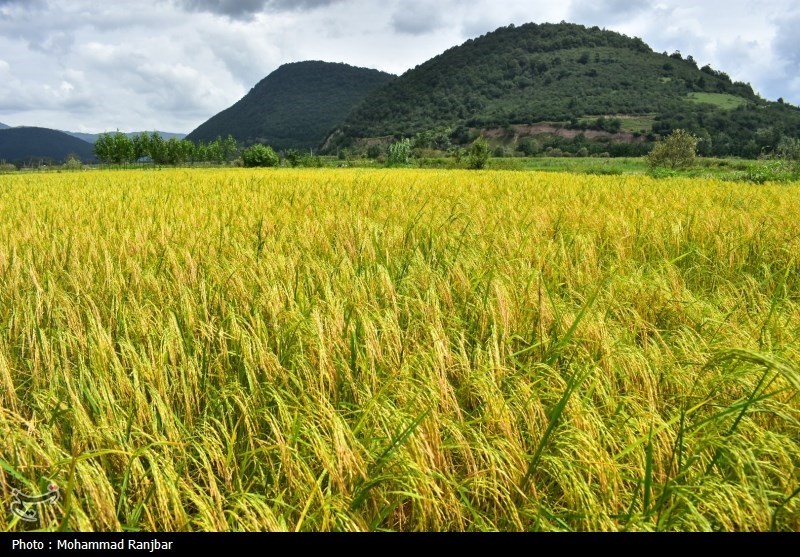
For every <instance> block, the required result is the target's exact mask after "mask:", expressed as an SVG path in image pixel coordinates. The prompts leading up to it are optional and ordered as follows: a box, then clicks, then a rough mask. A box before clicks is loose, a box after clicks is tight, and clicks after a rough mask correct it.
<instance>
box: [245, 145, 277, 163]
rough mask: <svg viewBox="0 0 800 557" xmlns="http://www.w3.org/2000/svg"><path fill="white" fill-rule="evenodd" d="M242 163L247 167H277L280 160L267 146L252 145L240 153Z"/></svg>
mask: <svg viewBox="0 0 800 557" xmlns="http://www.w3.org/2000/svg"><path fill="white" fill-rule="evenodd" d="M242 161H243V162H244V165H245V166H247V167H254V166H278V164H279V163H280V158H279V157H278V154H277V153H276V152H275V151H274V150H273V149H272V147H270V146H269V145H253V146H252V147H248V148H247V149H245V150H244V151H243V152H242Z"/></svg>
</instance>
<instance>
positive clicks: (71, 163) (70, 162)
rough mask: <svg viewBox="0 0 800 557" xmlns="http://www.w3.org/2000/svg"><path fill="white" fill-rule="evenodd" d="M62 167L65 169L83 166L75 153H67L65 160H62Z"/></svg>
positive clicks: (75, 168) (76, 168) (78, 168)
mask: <svg viewBox="0 0 800 557" xmlns="http://www.w3.org/2000/svg"><path fill="white" fill-rule="evenodd" d="M64 168H65V169H66V170H80V169H81V168H83V163H81V159H79V158H78V156H77V155H69V156H68V157H67V160H65V161H64Z"/></svg>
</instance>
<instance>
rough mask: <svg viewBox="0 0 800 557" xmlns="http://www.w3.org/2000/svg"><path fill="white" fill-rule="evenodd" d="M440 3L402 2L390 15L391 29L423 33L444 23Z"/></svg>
mask: <svg viewBox="0 0 800 557" xmlns="http://www.w3.org/2000/svg"><path fill="white" fill-rule="evenodd" d="M441 9H442V4H440V3H438V2H427V1H425V0H412V1H410V2H403V3H401V4H400V6H399V7H398V8H397V9H396V10H395V12H394V14H393V15H392V22H391V25H392V29H394V30H395V31H396V32H398V33H404V34H407V35H424V34H426V33H430V32H432V31H435V30H437V29H439V28H441V27H443V26H444V25H445V24H446V21H445V18H444V17H443V14H442V12H441V11H440V10H441Z"/></svg>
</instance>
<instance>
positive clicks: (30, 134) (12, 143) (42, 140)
mask: <svg viewBox="0 0 800 557" xmlns="http://www.w3.org/2000/svg"><path fill="white" fill-rule="evenodd" d="M70 154H75V155H77V156H78V157H79V158H80V159H81V160H82V161H84V162H87V161H91V160H94V158H95V157H94V152H93V150H92V145H91V144H89V143H87V142H86V141H82V140H80V139H78V138H76V137H72V136H71V135H68V134H66V133H64V132H60V131H56V130H50V129H47V128H33V127H31V128H29V127H20V128H6V129H2V130H0V160H4V161H6V162H15V163H25V164H30V163H38V162H40V161H45V162H53V163H62V162H64V160H65V159H66V158H67V156H68V155H70Z"/></svg>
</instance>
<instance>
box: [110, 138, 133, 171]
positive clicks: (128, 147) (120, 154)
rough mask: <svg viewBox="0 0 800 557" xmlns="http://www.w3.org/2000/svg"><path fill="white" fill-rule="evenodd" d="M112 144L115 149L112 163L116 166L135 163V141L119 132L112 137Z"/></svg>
mask: <svg viewBox="0 0 800 557" xmlns="http://www.w3.org/2000/svg"><path fill="white" fill-rule="evenodd" d="M111 144H112V149H113V150H112V157H111V160H112V162H114V163H115V164H126V163H129V162H133V160H134V149H133V141H131V139H130V138H129V137H128V136H127V135H125V134H124V133H122V132H120V131H119V130H117V131H116V133H115V134H114V135H113V136H112V137H111Z"/></svg>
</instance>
